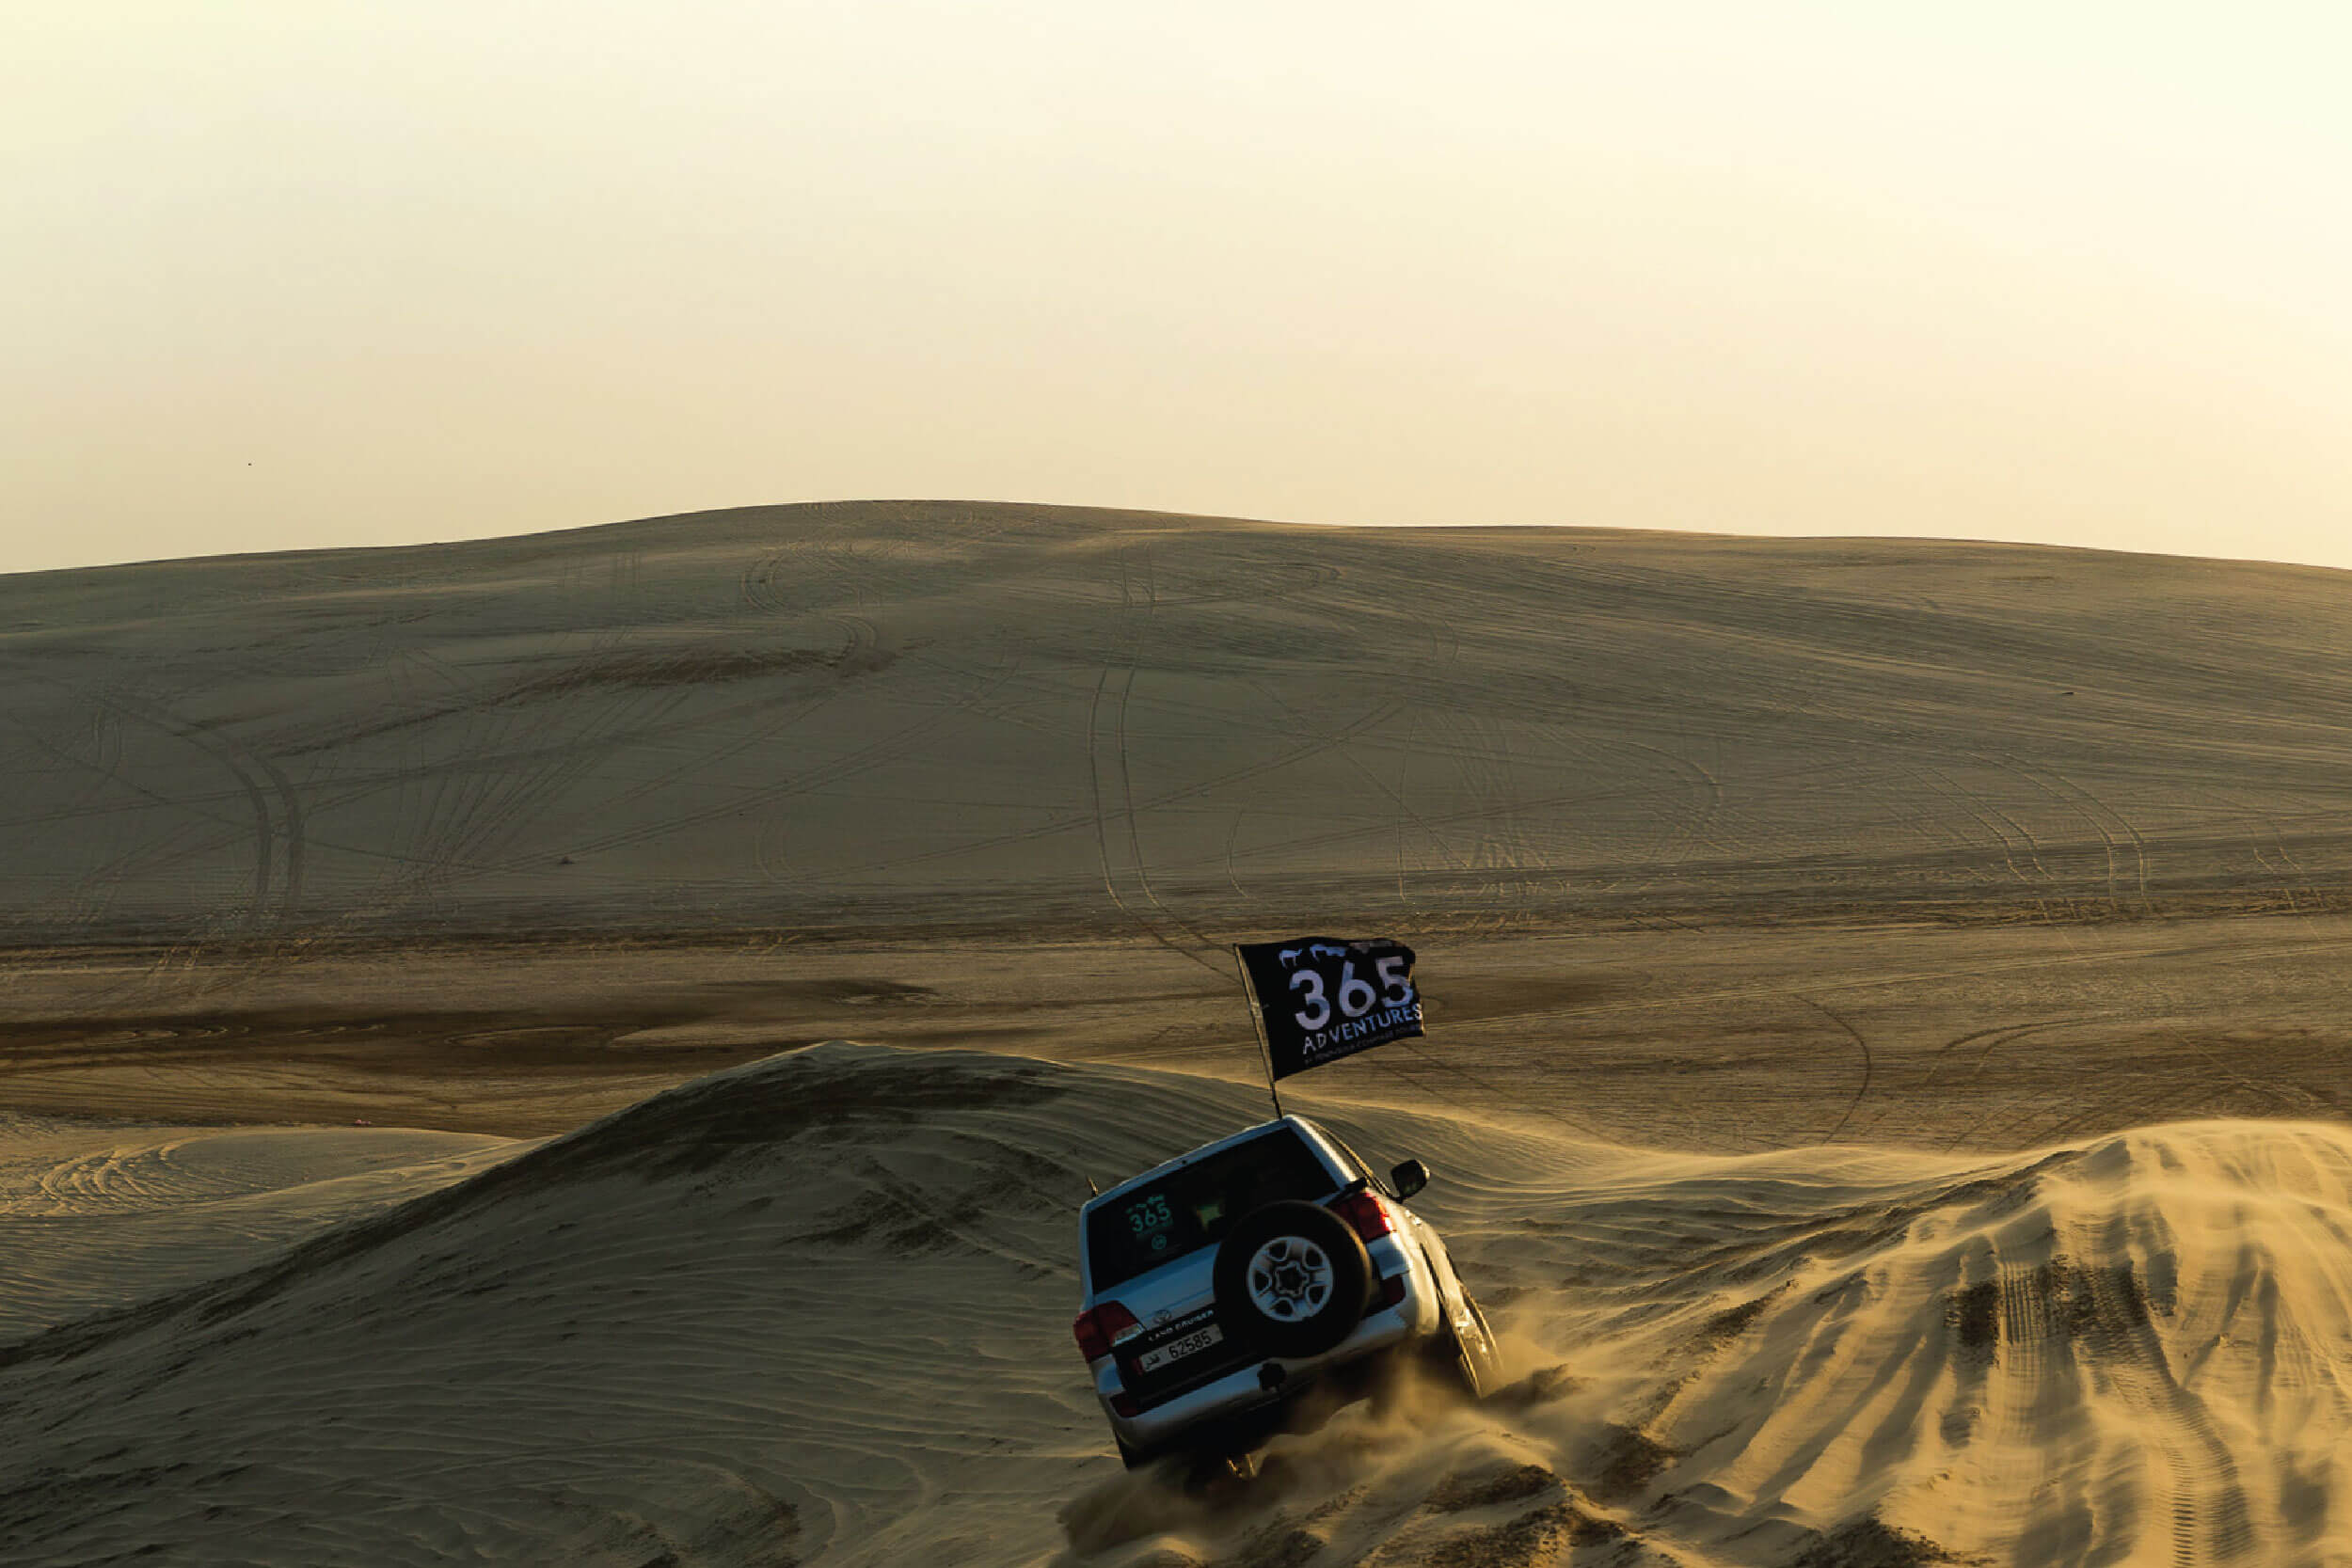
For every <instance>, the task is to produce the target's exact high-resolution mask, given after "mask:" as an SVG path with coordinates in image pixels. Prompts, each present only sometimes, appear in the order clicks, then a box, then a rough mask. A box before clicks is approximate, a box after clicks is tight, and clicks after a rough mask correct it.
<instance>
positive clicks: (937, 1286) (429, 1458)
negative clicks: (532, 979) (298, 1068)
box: [0, 1045, 2352, 1568]
mask: <svg viewBox="0 0 2352 1568" xmlns="http://www.w3.org/2000/svg"><path fill="white" fill-rule="evenodd" d="M1316 1109H1318V1110H1319V1112H1320V1113H1321V1114H1324V1115H1327V1117H1330V1118H1331V1119H1332V1120H1333V1121H1334V1122H1335V1123H1336V1124H1338V1125H1340V1126H1341V1127H1342V1128H1343V1130H1344V1131H1345V1132H1346V1133H1347V1134H1348V1135H1349V1136H1350V1137H1351V1139H1359V1140H1360V1141H1361V1142H1362V1143H1363V1144H1364V1145H1365V1146H1367V1147H1370V1148H1378V1149H1379V1150H1380V1151H1381V1152H1383V1153H1387V1152H1390V1151H1394V1152H1395V1153H1397V1154H1402V1153H1405V1152H1406V1151H1412V1152H1418V1153H1421V1154H1422V1155H1423V1156H1424V1157H1425V1158H1427V1159H1429V1160H1430V1162H1431V1163H1432V1164H1434V1165H1435V1166H1436V1167H1437V1168H1438V1172H1439V1180H1438V1182H1437V1184H1436V1185H1435V1186H1434V1187H1433V1188H1432V1190H1431V1193H1430V1195H1429V1197H1428V1199H1427V1200H1426V1207H1427V1208H1428V1210H1429V1211H1430V1212H1432V1213H1433V1215H1434V1216H1435V1217H1437V1218H1438V1220H1439V1222H1440V1223H1441V1224H1443V1225H1444V1226H1445V1227H1447V1229H1448V1232H1449V1235H1450V1236H1452V1237H1454V1238H1455V1239H1456V1252H1457V1255H1458V1256H1459V1257H1460V1259H1461V1260H1462V1264H1463V1267H1464V1269H1465V1271H1466V1273H1467V1275H1469V1276H1470V1278H1471V1279H1472V1280H1473V1281H1474V1282H1476V1283H1477V1284H1478V1285H1479V1286H1480V1288H1481V1289H1482V1291H1484V1293H1485V1294H1486V1297H1487V1298H1488V1299H1489V1300H1490V1301H1491V1302H1492V1303H1493V1304H1494V1306H1495V1307H1496V1308H1497V1312H1496V1316H1497V1317H1498V1318H1499V1319H1500V1320H1501V1322H1502V1325H1503V1326H1504V1328H1505V1332H1506V1336H1507V1338H1509V1341H1510V1344H1511V1347H1512V1350H1513V1353H1514V1355H1515V1356H1516V1357H1517V1359H1518V1370H1520V1371H1521V1372H1522V1373H1523V1374H1524V1375H1523V1376H1522V1378H1521V1380H1520V1381H1519V1382H1518V1384H1517V1385H1516V1386H1514V1387H1513V1388H1511V1389H1510V1390H1507V1391H1506V1392H1505V1394H1504V1395H1502V1397H1500V1398H1498V1399H1497V1400H1496V1401H1494V1402H1492V1403H1491V1405H1490V1406H1488V1407H1484V1408H1479V1409H1470V1408H1466V1407H1462V1406H1459V1405H1458V1404H1454V1403H1449V1402H1445V1401H1444V1400H1443V1399H1442V1398H1440V1397H1438V1396H1435V1395H1430V1396H1426V1397H1425V1398H1424V1399H1423V1400H1422V1402H1419V1403H1416V1404H1413V1405H1410V1406H1408V1407H1407V1409H1406V1411H1405V1412H1404V1413H1403V1416H1402V1417H1401V1418H1398V1417H1387V1418H1375V1415H1374V1414H1373V1413H1372V1412H1370V1411H1368V1410H1365V1409H1361V1408H1359V1409H1356V1410H1353V1411H1350V1412H1347V1413H1343V1416H1342V1417H1341V1418H1339V1419H1337V1420H1335V1421H1334V1422H1333V1423H1332V1424H1331V1425H1330V1426H1328V1427H1327V1428H1326V1429H1324V1430H1323V1431H1322V1432H1321V1433H1315V1434H1312V1435H1308V1436H1303V1437H1295V1438H1285V1439H1281V1440H1279V1441H1278V1443H1277V1445H1276V1448H1275V1449H1274V1450H1273V1452H1272V1455H1271V1457H1270V1460H1269V1465H1268V1468H1267V1471H1266V1474H1265V1475H1264V1476H1263V1478H1262V1479H1261V1480H1260V1481H1258V1482H1256V1483H1254V1484H1252V1485H1249V1486H1246V1487H1240V1488H1235V1489H1233V1490H1231V1491H1229V1492H1226V1493H1223V1494H1216V1495H1211V1496H1208V1497H1201V1496H1187V1495H1186V1494H1185V1493H1184V1491H1183V1490H1182V1489H1181V1488H1179V1487H1178V1486H1176V1485H1174V1484H1173V1483H1172V1482H1171V1481H1170V1479H1169V1478H1168V1477H1164V1476H1156V1475H1152V1474H1144V1475H1139V1476H1129V1475H1126V1474H1124V1473H1122V1472H1120V1470H1119V1468H1118V1466H1117V1465H1116V1462H1115V1461H1114V1460H1112V1459H1111V1458H1110V1457H1109V1455H1108V1453H1107V1451H1106V1444H1105V1443H1104V1438H1103V1434H1102V1433H1101V1432H1100V1430H1099V1419H1098V1418H1097V1417H1096V1415H1095V1414H1094V1412H1093V1411H1092V1410H1091V1409H1090V1408H1089V1402H1088V1399H1087V1396H1086V1393H1085V1386H1084V1382H1083V1379H1082V1378H1081V1377H1080V1376H1078V1375H1077V1368H1076V1365H1075V1361H1074V1354H1073V1352H1072V1350H1071V1348H1070V1346H1069V1345H1068V1343H1067V1338H1068V1336H1067V1328H1066V1320H1067V1318H1068V1314H1069V1310H1070V1307H1071V1302H1072V1298H1073V1289H1074V1287H1073V1278H1072V1274H1071V1239H1070V1233H1071V1229H1072V1223H1073V1208H1074V1204H1075V1201H1076V1200H1077V1199H1078V1198H1079V1197H1080V1196H1083V1194H1084V1191H1085V1187H1084V1179H1085V1177H1086V1176H1088V1175H1089V1174H1091V1175H1095V1176H1097V1177H1098V1178H1105V1177H1109V1176H1113V1175H1116V1174H1118V1173H1120V1172H1123V1171H1125V1170H1128V1169H1131V1168H1134V1167H1136V1166H1137V1165H1139V1164H1143V1163H1145V1162H1147V1161H1149V1160H1152V1159H1154V1158H1157V1157H1159V1156H1161V1155H1163V1154H1165V1153H1167V1152H1168V1151H1170V1150H1171V1149H1174V1148H1181V1147H1184V1145H1186V1144H1187V1143H1189V1142H1190V1141H1192V1140H1194V1139H1196V1138H1199V1137H1201V1136H1205V1135H1207V1134H1209V1133H1211V1132H1217V1131H1221V1130H1224V1129H1227V1128H1230V1127H1231V1126H1232V1125H1235V1124H1236V1123H1237V1122H1239V1121H1240V1120H1242V1119H1244V1118H1246V1117H1252V1116H1254V1115H1256V1114H1257V1111H1256V1107H1255V1105H1254V1104H1253V1103H1252V1101H1251V1097H1250V1096H1249V1095H1248V1093H1247V1092H1246V1091H1243V1090H1240V1089H1237V1088H1231V1087H1227V1086H1224V1085H1215V1084H1210V1083H1206V1082H1203V1081H1200V1080H1197V1079H1189V1078H1185V1077H1182V1076H1173V1075H1168V1074H1160V1073H1151V1072H1144V1071H1136V1070H1131V1069H1107V1068H1101V1067H1093V1068H1087V1067H1072V1066H1067V1065H1061V1064H1053V1063H1046V1062H1041V1061H1036V1060H1026V1059H1022V1058H1017V1057H1007V1056H1001V1055H981V1054H970V1053H900V1052H895V1051H889V1050H883V1049H877V1048H872V1047H856V1046H848V1045H830V1046H824V1047H819V1048H815V1049H811V1050H807V1051H804V1052H800V1053H790V1054H787V1055H784V1056H779V1057H775V1058H771V1059H769V1060H766V1061H763V1062H760V1063H756V1064H754V1065H752V1066H749V1067H745V1068H740V1069H734V1070H732V1071H730V1072H727V1073H723V1074H721V1075H718V1076H716V1077H713V1078H710V1079H706V1080H702V1081H698V1082H697V1083H695V1084H693V1085H689V1086H687V1087H685V1088H682V1089H680V1090H677V1091H674V1092H672V1093H670V1094H667V1095H664V1096H661V1097H658V1098H656V1099H654V1100H652V1101H647V1102H646V1103H644V1104H643V1105H641V1106H638V1107H635V1108H633V1109H631V1110H629V1111H628V1112H624V1113H622V1114H620V1115H618V1116H615V1117H611V1118H608V1119H606V1120H604V1121H602V1122H599V1123H597V1124H596V1125H595V1126H592V1127H590V1128H587V1129H584V1130H583V1131H581V1132H579V1133H577V1134H575V1135H572V1136H570V1137H567V1138H564V1139H561V1140H558V1141H556V1142H554V1143H551V1144H548V1145H547V1146H546V1147H544V1148H536V1149H535V1150H532V1151H530V1152H525V1153H522V1154H520V1155H519V1156H517V1157H516V1158H513V1159H511V1160H509V1161H507V1162H505V1163H503V1164H499V1165H498V1166H496V1167H495V1168H493V1169H490V1170H487V1171H485V1172H483V1173H481V1174H479V1175H476V1176H474V1177H472V1178H470V1179H469V1180H461V1181H458V1182H456V1183H455V1184H453V1185H451V1186H448V1187H445V1188H443V1189H442V1190H440V1191H438V1192H437V1193H434V1194H432V1195H431V1196H424V1197H421V1198H418V1199H415V1200H412V1201H410V1202H407V1203H406V1204H405V1205H403V1206H400V1207H395V1208H390V1209H389V1210H387V1211H385V1212H380V1213H379V1214H377V1215H376V1216H374V1217H373V1218H368V1219H361V1220H357V1221H352V1222H347V1223H345V1224H344V1225H342V1226H341V1227H337V1228H335V1229H332V1230H330V1231H328V1232H326V1233H325V1234H323V1235H321V1236H318V1237H317V1238H315V1239H313V1240H310V1241H309V1242H306V1243H302V1244H300V1245H297V1246H295V1247H294V1248H293V1249H292V1250H291V1251H289V1252H286V1253H284V1254H283V1255H282V1256H280V1257H278V1258H276V1259H271V1260H270V1261H267V1262H265V1263H262V1264H261V1265H259V1266H257V1267H253V1268H249V1269H247V1270H246V1271H245V1272H244V1273H241V1274H236V1275H230V1276H229V1277H227V1278H225V1279H222V1280H219V1281H217V1282H214V1283H209V1284H206V1285H202V1286H199V1287H196V1288H194V1289H191V1290H189V1291H184V1292H183V1293H181V1294H179V1295H177V1296H173V1297H168V1298H166V1299H164V1300H161V1301H158V1302H153V1303H150V1304H148V1305H146V1306H143V1307H137V1308H135V1309H132V1310H130V1311H128V1312H125V1313H121V1314H118V1315H115V1316H113V1317H101V1318H96V1319H91V1320H88V1321H86V1322H83V1323H75V1324H72V1325H68V1326H66V1327H63V1328H60V1329H57V1330H55V1331H53V1332H52V1333H50V1334H49V1335H47V1336H46V1337H43V1338H35V1339H32V1340H30V1341H26V1342H21V1343H19V1344H18V1345H16V1346H14V1347H11V1348H8V1349H6V1350H0V1411H5V1413H6V1418H7V1420H8V1427H9V1430H11V1431H14V1432H38V1433H40V1443H39V1445H38V1447H37V1448H35V1447H32V1446H27V1445H23V1444H19V1445H13V1446H11V1447H10V1448H9V1449H7V1450H5V1455H4V1457H0V1528H5V1530H6V1532H7V1535H8V1539H9V1540H10V1541H11V1542H12V1543H14V1544H15V1547H16V1551H15V1555H14V1556H12V1558H11V1560H12V1561H24V1562H25V1563H27V1564H32V1563H42V1564H48V1563H56V1564H64V1563H88V1562H98V1561H109V1560H118V1559H119V1558H121V1557H124V1556H128V1555H130V1554H132V1553H134V1552H135V1551H137V1550H138V1549H140V1548H141V1547H147V1548H150V1549H151V1550H155V1551H159V1552H160V1553H161V1554H162V1555H163V1556H164V1559H165V1560H170V1561H174V1562H192V1563H193V1562H230V1561H236V1562H266V1563H278V1562H283V1563H314V1564H324V1563H334V1562H352V1563H358V1562H368V1563H389V1562H404V1561H417V1562H424V1561H442V1560H450V1559H452V1558H453V1557H454V1558H469V1559H478V1560H501V1561H515V1560H538V1561H555V1560H561V1561H566V1562H580V1563H628V1564H631V1565H637V1564H643V1563H646V1562H649V1561H663V1562H676V1563H695V1564H723V1563H724V1564H734V1563H741V1564H755V1563H757V1564H773V1563H780V1562H792V1561H800V1562H808V1561H817V1560H822V1561H824V1562H827V1563H841V1564H851V1563H901V1562H915V1561H921V1562H937V1563H955V1562H972V1563H1009V1562H1035V1563H1045V1562H1062V1563H1072V1564H1074V1563H1085V1564H1089V1565H1096V1564H1112V1563H1121V1564H1140V1563H1144V1562H1155V1563H1163V1564H1166V1563H1179V1562H1195V1563H1200V1562H1209V1561H1233V1562H1252V1563H1265V1562H1275V1561H1280V1562H1290V1563H1296V1564H1302V1565H1303V1564H1308V1563H1312V1564H1316V1565H1318V1568H1323V1565H1338V1564H1346V1563H1394V1564H1406V1563H1432V1564H1435V1563H1448V1564H1461V1563H1516V1562H1536V1561H1551V1560H1575V1561H1587V1560H1589V1561H1611V1562H1681V1563H1694V1564H1695V1563H1786V1562H1794V1561H1804V1562H1813V1563H1919V1562H1930V1561H1939V1560H1957V1561H1970V1560H1998V1561H2014V1562H2029V1563H2060V1562H2088V1561H2099V1562H2174V1561H2195V1562H2231V1561H2242V1562H2249V1563H2254V1562H2259V1563H2302V1562H2310V1563H2318V1562H2326V1561H2333V1560H2341V1559H2342V1557H2343V1555H2344V1552H2345V1551H2346V1550H2347V1547H2352V1540H2348V1539H2347V1537H2346V1535H2345V1533H2344V1523H2343V1518H2342V1515H2341V1512H2340V1503H2339V1499H2340V1497H2341V1496H2342V1486H2343V1484H2344V1482H2345V1481H2347V1480H2352V1477H2347V1476H2346V1475H2345V1473H2344V1468H2345V1463H2346V1462H2345V1460H2344V1457H2343V1456H2344V1449H2345V1445H2344V1441H2343V1438H2344V1433H2345V1432H2346V1431H2347V1430H2352V1421H2348V1420H2347V1416H2348V1415H2352V1412H2347V1409H2346V1401H2347V1399H2348V1398H2352V1382H2347V1377H2346V1374H2347V1366H2346V1356H2347V1354H2348V1353H2352V1347H2348V1346H2347V1344H2346V1342H2345V1339H2344V1329H2343V1324H2344V1321H2345V1291H2346V1289H2347V1287H2348V1286H2352V1253H2347V1251H2346V1248H2345V1244H2344V1243H2345V1240H2346V1237H2347V1229H2346V1227H2347V1226H2352V1134H2347V1133H2346V1132H2344V1130H2343V1129H2341V1128H2336V1127H2320V1126H2280V1125H2278V1124H2233V1123H2208V1124H2195V1125H2187V1126H2179V1127H2172V1128H2168V1129H2164V1130H2161V1131H2156V1132H2146V1133H2135V1134H2130V1135H2126V1136H2120V1137H2107V1138H2102V1139H2097V1140H2093V1141H2090V1142H2089V1143H2086V1144H2083V1145H2080V1146H2076V1147H2071V1148H2056V1149H2048V1150H2040V1151H2035V1152H2033V1153H2031V1154H2028V1155H2022V1156H2015V1157H2010V1158H2006V1159H2002V1160H1998V1161H1993V1162H1983V1161H1978V1162H1968V1163H1958V1162H1951V1161H1938V1160H1933V1159H1930V1158H1926V1157H1922V1156H1918V1155H1915V1154H1906V1153H1902V1152H1899V1151H1873V1150H1849V1151H1845V1152H1842V1153H1840V1154H1837V1155H1836V1156H1834V1157H1831V1156H1824V1155H1822V1154H1820V1153H1812V1154H1804V1155H1800V1154H1779V1155H1769V1156H1751V1157H1741V1158H1729V1159H1724V1158H1706V1157H1699V1156H1690V1155H1674V1156H1662V1155H1659V1154H1655V1153H1648V1152H1644V1151H1639V1150H1631V1149H1626V1148H1616V1147H1612V1146H1608V1145H1603V1144H1597V1143H1592V1142H1587V1141H1580V1140H1576V1139H1572V1138H1568V1137H1565V1136H1563V1135H1561V1134H1560V1133H1558V1132H1556V1131H1554V1130H1551V1129H1549V1128H1546V1127H1543V1126H1539V1125H1512V1124H1507V1123H1504V1124H1489V1123H1486V1122H1469V1121H1464V1120H1461V1119H1458V1118H1452V1117H1439V1116H1435V1115H1432V1114H1429V1113H1427V1112H1423V1111H1406V1110H1399V1109H1393V1108H1387V1107H1380V1106H1375V1105H1370V1104H1345V1103H1332V1104H1327V1105H1323V1106H1319V1107H1316Z"/></svg>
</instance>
